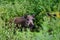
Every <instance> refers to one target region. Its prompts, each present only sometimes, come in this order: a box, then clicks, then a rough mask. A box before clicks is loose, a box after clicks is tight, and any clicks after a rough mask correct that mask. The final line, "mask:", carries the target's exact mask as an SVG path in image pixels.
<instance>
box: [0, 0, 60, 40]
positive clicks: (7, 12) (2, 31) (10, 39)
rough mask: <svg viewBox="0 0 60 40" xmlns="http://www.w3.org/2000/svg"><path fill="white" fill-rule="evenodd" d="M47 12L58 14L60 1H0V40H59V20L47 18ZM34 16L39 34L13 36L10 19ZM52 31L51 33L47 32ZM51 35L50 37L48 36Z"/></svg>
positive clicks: (18, 33) (22, 33)
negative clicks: (27, 15)
mask: <svg viewBox="0 0 60 40" xmlns="http://www.w3.org/2000/svg"><path fill="white" fill-rule="evenodd" d="M47 12H60V0H0V40H60V19H59V18H56V17H55V19H54V18H53V17H48V16H47V15H46V13H47ZM27 13H29V14H35V15H36V17H35V22H34V24H35V25H36V26H39V27H42V28H43V29H42V28H40V32H30V31H29V30H28V31H27V32H25V31H23V32H19V29H17V30H16V34H13V31H14V25H13V24H12V26H11V28H10V25H5V24H8V21H9V20H10V18H14V17H17V16H19V17H20V16H23V15H25V14H27ZM40 25H41V26H40ZM49 29H52V30H53V31H52V32H48V30H49ZM50 33H51V35H50Z"/></svg>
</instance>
